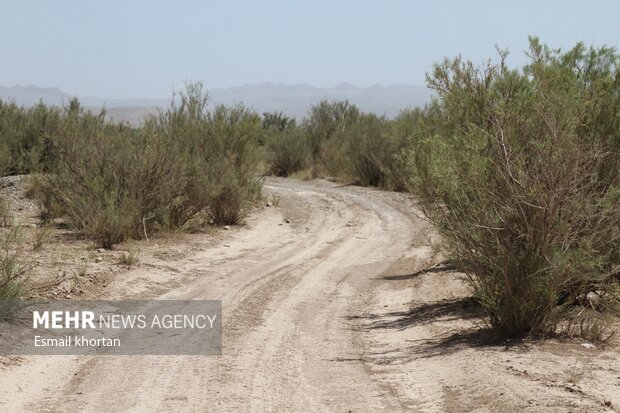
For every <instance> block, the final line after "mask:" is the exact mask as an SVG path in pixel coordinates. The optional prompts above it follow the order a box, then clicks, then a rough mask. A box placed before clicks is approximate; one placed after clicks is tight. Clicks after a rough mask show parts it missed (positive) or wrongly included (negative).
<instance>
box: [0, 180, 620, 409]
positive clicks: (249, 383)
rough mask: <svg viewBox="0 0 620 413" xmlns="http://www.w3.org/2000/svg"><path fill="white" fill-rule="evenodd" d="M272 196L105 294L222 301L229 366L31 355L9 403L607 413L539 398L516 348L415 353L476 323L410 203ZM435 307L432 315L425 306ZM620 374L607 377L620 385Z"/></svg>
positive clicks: (294, 184) (311, 187)
mask: <svg viewBox="0 0 620 413" xmlns="http://www.w3.org/2000/svg"><path fill="white" fill-rule="evenodd" d="M265 189H266V192H267V194H268V197H269V198H270V199H273V202H274V206H273V207H266V208H264V209H263V210H261V211H260V212H257V213H256V214H254V216H253V217H251V218H250V219H249V221H248V224H247V225H246V226H245V227H242V228H233V230H231V231H224V235H223V239H222V240H221V241H220V242H218V243H216V244H215V245H212V246H208V247H207V246H205V247H204V248H202V249H199V250H198V251H196V252H195V253H193V254H192V255H191V256H190V257H189V258H185V259H182V260H179V261H176V262H171V263H170V265H169V266H168V267H162V266H149V265H141V266H140V267H139V268H136V269H133V270H130V271H129V272H127V273H125V274H122V276H118V277H116V278H115V279H114V281H112V283H111V284H110V285H109V286H108V287H107V289H106V291H105V293H104V296H103V297H102V298H154V297H158V296H159V297H161V298H167V299H173V298H174V299H221V300H223V313H224V320H223V325H224V336H223V355H222V356H218V357H215V356H210V357H197V356H191V357H188V356H168V357H162V356H135V357H131V356H127V357H111V356H105V357H29V358H26V359H24V360H23V363H22V364H21V365H19V366H15V367H13V368H11V369H10V374H8V372H6V373H7V374H1V375H0V400H1V403H2V404H0V408H1V409H2V410H7V411H8V410H11V411H47V412H61V411H62V412H64V411H108V412H109V411H118V412H120V411H148V412H152V411H170V412H179V411H213V412H246V411H248V412H298V411H300V412H301V411H308V412H320V411H329V412H349V411H352V412H376V411H386V412H398V411H428V412H434V411H437V412H440V411H474V410H475V411H527V410H529V409H530V408H531V411H540V410H541V409H542V407H543V406H546V407H547V408H548V410H545V411H555V410H554V406H556V404H554V403H556V402H558V403H562V404H557V406H556V407H559V408H560V410H558V411H566V407H570V406H577V407H584V406H585V407H588V409H586V410H584V411H605V405H604V404H603V403H605V402H607V401H609V400H607V399H608V397H607V396H606V394H602V395H598V396H597V395H595V396H593V397H590V398H584V397H582V395H580V394H574V393H570V394H569V393H567V392H565V391H564V390H563V388H562V387H561V386H560V385H558V386H557V388H552V389H551V390H549V389H548V388H547V390H544V391H541V390H540V389H541V388H544V386H542V385H541V384H540V381H538V382H531V381H528V379H527V378H524V377H522V376H523V375H519V374H517V373H514V372H515V371H516V372H519V371H520V370H519V369H518V368H517V367H518V365H519V363H521V362H522V363H524V364H527V359H526V358H525V357H521V356H520V355H519V354H521V353H519V354H516V353H515V354H513V352H512V350H510V349H508V350H506V349H505V348H500V349H497V350H495V349H490V350H489V349H486V350H485V349H483V350H477V349H475V348H472V346H468V343H467V340H466V339H463V340H461V341H456V344H457V345H460V346H461V347H458V346H451V347H450V346H447V347H444V348H442V347H440V346H439V347H438V346H436V347H420V346H419V345H418V344H417V343H418V342H421V341H423V340H424V339H428V338H433V337H437V336H441V335H442V334H444V333H445V332H449V331H452V330H454V329H455V328H469V327H471V324H472V321H471V320H468V319H464V318H463V317H462V316H461V315H459V313H458V311H457V310H459V309H460V310H462V308H461V307H459V304H458V302H456V304H454V303H453V301H450V302H449V303H447V304H446V305H444V304H442V303H444V301H442V300H444V299H452V298H454V297H455V296H454V294H455V293H458V292H459V291H463V284H462V283H461V279H460V278H459V277H460V276H459V275H454V274H451V273H449V272H446V273H445V274H443V275H444V277H443V278H439V279H431V278H428V277H436V276H437V275H438V274H439V275H441V274H442V268H441V267H434V270H433V271H431V272H429V273H427V274H423V273H416V271H418V270H421V269H424V268H428V267H429V266H432V265H433V256H432V255H433V254H432V249H431V248H430V247H429V242H430V241H429V238H428V226H427V225H426V224H425V223H424V222H423V221H422V220H421V219H419V218H417V217H416V215H415V211H416V209H415V205H413V202H412V201H411V200H410V199H408V198H407V196H405V195H403V194H394V193H386V192H381V191H376V190H371V189H364V188H356V187H343V186H339V185H336V184H333V183H329V182H326V181H317V182H309V183H306V182H300V181H293V180H284V179H268V180H267V181H266V182H265ZM287 221H290V223H288V222H287ZM424 277H427V278H426V279H425V281H426V282H425V283H423V284H421V280H423V279H424ZM416 283H417V284H416ZM412 286H413V287H416V288H417V290H416V289H415V288H412ZM434 299H436V300H437V303H439V304H437V305H435V304H433V303H432V302H431V301H432V300H434ZM425 302H428V303H429V304H432V305H431V306H430V307H428V306H427V307H424V308H420V309H419V310H417V311H418V312H415V311H416V310H415V308H417V307H416V306H418V304H420V303H422V304H424V303H425ZM450 303H453V304H450ZM412 308H413V310H412ZM433 311H435V313H433ZM412 314H413V315H412ZM420 316H422V317H426V318H420ZM416 317H417V318H416ZM446 317H447V320H448V321H446ZM432 318H436V319H438V320H440V321H441V320H442V319H443V320H444V321H446V322H445V323H444V324H441V323H439V324H437V323H431V321H433V320H431V319H432ZM463 345H465V347H466V349H465V350H463V351H461V353H460V354H459V351H457V350H459V349H462V346H463ZM515 351H520V350H515ZM545 354H546V353H545ZM463 357H464V358H463ZM545 357H546V358H543V359H541V360H540V361H541V362H545V361H546V362H547V364H548V365H550V366H552V365H553V363H552V362H550V360H551V359H550V358H549V357H548V356H545ZM561 357H564V358H566V357H571V356H570V355H567V354H566V353H565V352H562V356H561ZM511 358H512V359H514V363H513V364H510V363H509V362H508V361H506V360H509V359H511ZM574 359H575V360H576V361H575V363H577V361H579V360H583V355H580V354H576V355H575V356H574ZM502 363H503V364H502ZM506 363H508V364H506ZM515 363H516V364H515ZM610 363H612V362H610ZM613 363H616V364H617V360H616V361H613ZM616 364H614V365H613V366H611V368H608V370H609V376H608V377H607V376H605V377H601V380H603V381H605V380H607V381H609V380H611V379H612V378H613V380H617V379H615V378H614V377H613V375H614V374H615V372H617V370H618V368H619V366H617V365H616ZM508 365H511V366H513V367H511V368H512V370H510V371H508V373H506V371H505V370H503V369H504V367H506V366H508ZM542 365H544V363H543V364H542ZM610 365H611V364H610ZM514 366H516V367H514ZM575 366H577V364H575ZM549 368H552V367H549ZM476 369H478V370H476ZM500 370H501V371H500ZM548 371H550V370H548ZM513 373H514V374H513ZM502 374H503V376H502ZM476 377H480V379H478V380H476ZM618 377H620V376H618ZM523 380H525V382H524V383H522V382H523ZM613 380H612V382H610V383H608V386H611V387H609V389H611V390H609V391H611V392H612V393H613V389H614V386H615V385H617V384H616V381H613ZM528 383H529V384H528ZM547 387H549V386H547ZM599 388H600V387H599ZM537 391H539V394H544V395H547V396H548V397H546V396H545V397H546V398H542V399H541V400H542V401H541V403H543V404H537V403H530V404H528V403H529V402H528V401H527V400H525V401H524V400H522V398H523V397H525V398H527V397H530V398H533V397H532V392H534V393H535V392H537ZM580 391H582V393H584V394H585V390H582V389H580ZM601 391H602V392H603V393H604V392H606V391H608V388H603V389H602V390H601ZM500 393H501V394H500ZM571 397H572V399H571ZM575 398H577V399H575ZM582 399H585V400H586V401H585V402H583V401H582ZM575 400H576V401H575ZM613 402H614V403H616V400H613ZM618 402H620V400H618ZM544 403H546V404H544ZM566 403H574V404H572V405H571V404H566ZM584 403H585V404H584ZM593 406H594V407H593ZM590 407H591V409H589V408H590ZM498 409H499V410H498Z"/></svg>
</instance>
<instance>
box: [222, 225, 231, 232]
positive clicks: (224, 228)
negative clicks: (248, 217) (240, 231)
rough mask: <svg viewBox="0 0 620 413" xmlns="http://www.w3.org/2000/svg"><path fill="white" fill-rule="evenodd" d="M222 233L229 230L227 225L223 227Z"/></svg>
mask: <svg viewBox="0 0 620 413" xmlns="http://www.w3.org/2000/svg"><path fill="white" fill-rule="evenodd" d="M222 229H223V230H224V231H228V230H230V227H229V226H228V225H224V227H223V228H222Z"/></svg>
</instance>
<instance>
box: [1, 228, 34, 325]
mask: <svg viewBox="0 0 620 413" xmlns="http://www.w3.org/2000/svg"><path fill="white" fill-rule="evenodd" d="M16 243H17V229H16V228H10V229H8V230H2V233H1V234H0V318H2V317H4V316H6V315H7V313H8V312H10V309H11V304H10V302H11V300H15V299H18V298H20V297H21V296H22V293H23V282H24V281H25V277H26V276H27V274H28V272H29V271H30V269H31V268H30V267H29V266H28V265H26V264H25V263H24V261H23V260H22V259H21V257H20V256H19V255H18V252H17V251H16V250H15V245H16Z"/></svg>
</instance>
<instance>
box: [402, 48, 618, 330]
mask: <svg viewBox="0 0 620 413" xmlns="http://www.w3.org/2000/svg"><path fill="white" fill-rule="evenodd" d="M529 55H530V57H531V63H530V64H529V65H528V66H526V67H525V68H524V69H523V70H522V71H518V70H509V69H508V68H507V67H506V65H505V57H506V54H505V53H501V54H500V57H501V61H500V62H499V63H498V64H490V63H489V64H487V65H485V66H483V67H480V68H477V67H475V66H474V65H473V64H472V63H470V62H463V61H461V60H460V59H458V58H457V59H454V60H446V61H444V62H443V63H442V64H439V65H436V66H435V68H434V71H433V73H432V75H430V76H429V77H428V83H429V85H430V86H431V87H432V88H433V89H435V91H437V93H438V94H439V96H440V97H441V99H442V103H441V105H442V110H443V111H444V114H445V117H446V122H447V125H446V127H445V128H441V129H443V130H442V131H439V133H438V131H434V133H435V134H432V133H429V134H428V135H427V136H426V139H421V140H419V141H418V142H417V143H416V145H415V148H409V149H408V150H406V151H405V153H404V157H403V159H405V161H406V162H407V164H408V165H409V166H410V167H411V170H410V176H411V180H412V182H411V185H412V187H413V188H415V190H416V192H417V193H418V195H419V197H420V201H421V206H422V208H423V209H424V211H425V213H426V214H427V216H428V217H429V218H430V219H431V220H432V221H433V222H434V223H435V224H436V226H437V228H438V230H439V232H440V233H441V235H442V236H443V239H444V241H445V243H446V248H447V250H448V252H449V253H451V254H452V255H453V256H454V257H455V258H457V259H458V261H459V262H460V264H461V265H462V267H463V268H464V269H465V270H466V271H467V273H468V274H469V275H470V283H471V285H472V286H473V288H474V291H475V294H476V296H477V298H478V300H479V301H480V303H481V304H482V306H483V307H484V308H485V310H486V311H487V313H488V315H489V322H490V325H491V327H492V328H493V329H495V330H496V331H497V332H499V333H501V334H505V335H508V336H515V335H520V334H523V333H531V332H534V333H535V332H546V331H549V330H552V329H553V328H554V327H555V326H556V324H557V322H558V320H561V319H562V318H563V317H565V316H566V315H567V314H568V313H569V311H567V310H568V308H569V307H570V306H573V305H574V304H579V303H584V302H585V301H586V296H587V294H588V293H591V292H597V293H604V292H605V291H607V290H608V289H609V287H610V285H612V284H614V283H616V282H617V280H618V277H619V276H620V266H619V264H618V263H619V262H620V225H619V223H620V184H619V176H620V174H619V167H618V165H619V159H620V155H619V153H620V152H619V149H620V144H619V142H620V127H619V125H620V99H618V96H620V71H619V68H618V62H619V57H618V55H617V54H615V51H614V50H612V49H608V48H601V49H590V50H587V49H586V48H584V47H583V46H582V45H581V44H579V45H578V46H577V47H575V48H574V49H573V50H571V51H569V52H568V53H565V54H562V53H561V52H560V51H552V50H549V49H548V48H546V47H544V46H541V45H540V44H539V43H538V41H537V40H536V39H532V40H531V45H530V54H529ZM429 131H430V129H427V132H429Z"/></svg>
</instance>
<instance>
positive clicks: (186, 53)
mask: <svg viewBox="0 0 620 413" xmlns="http://www.w3.org/2000/svg"><path fill="white" fill-rule="evenodd" d="M530 34H532V35H537V36H539V37H540V38H541V39H542V40H543V41H544V42H546V43H548V44H550V45H552V46H554V47H562V48H569V47H571V46H573V45H574V44H575V43H576V42H577V41H579V40H581V41H584V42H586V43H587V44H592V43H593V44H595V45H602V44H607V45H612V46H620V1H614V0H609V1H595V0H590V1H586V0H581V1H543V0H535V1H526V0H519V1H472V0H468V1H414V0H409V1H406V0H403V1H397V0H383V1H381V0H375V1H362V0H307V1H300V0H288V1H285V0H281V1H275V0H274V1H269V0H254V1H235V0H220V1H209V0H204V1H189V0H188V1H184V0H176V1H173V0H168V1H158V0H148V1H147V0H143V1H139V0H116V1H115V0H105V1H94V0H92V1H90V0H72V1H71V0H40V1H30V0H13V1H11V0H1V1H0V38H1V39H2V45H1V46H0V59H1V63H0V85H2V86H12V85H15V84H19V85H29V84H34V85H37V86H56V87H59V88H61V89H63V90H64V91H66V92H69V93H75V94H78V95H81V96H100V97H110V98H123V97H168V96H169V95H170V93H171V90H172V88H173V87H174V88H177V89H178V88H179V87H180V86H182V84H183V81H184V80H202V81H204V83H205V84H206V85H207V87H209V88H216V87H229V86H238V85H243V84H246V83H256V82H263V81H272V82H282V83H309V84H312V85H315V86H322V87H331V86H335V85H336V84H338V83H341V82H350V83H354V84H356V85H359V86H370V85H372V84H376V83H379V84H383V85H386V84H398V83H410V84H417V85H422V84H424V74H425V73H426V72H427V71H429V70H430V69H431V65H432V64H433V63H434V62H437V61H439V60H441V59H442V58H443V57H445V56H455V55H457V54H459V53H461V54H462V55H463V56H465V57H468V58H471V59H472V60H474V61H476V62H481V61H483V60H484V59H485V58H487V57H491V56H493V55H494V46H495V44H498V45H500V46H502V47H507V48H509V49H510V50H511V51H512V58H511V63H512V64H520V63H523V62H524V57H523V50H524V49H525V48H526V47H527V36H528V35H530Z"/></svg>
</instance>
